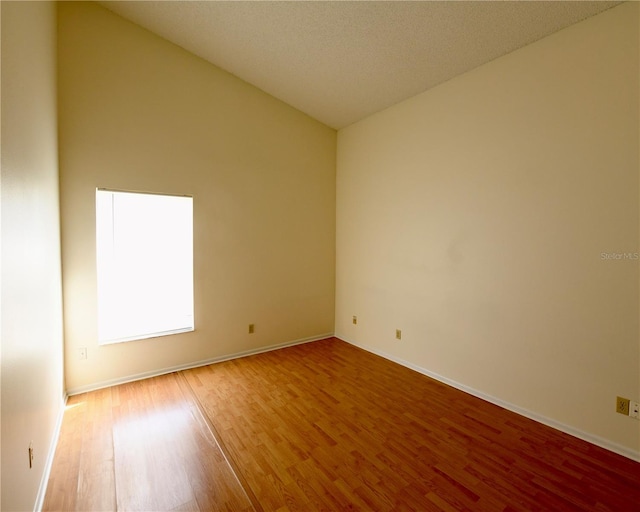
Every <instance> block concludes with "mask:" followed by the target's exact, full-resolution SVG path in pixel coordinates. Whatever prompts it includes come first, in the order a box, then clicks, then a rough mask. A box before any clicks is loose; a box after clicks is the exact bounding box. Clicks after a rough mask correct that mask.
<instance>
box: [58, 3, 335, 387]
mask: <svg viewBox="0 0 640 512" xmlns="http://www.w3.org/2000/svg"><path fill="white" fill-rule="evenodd" d="M58 15H59V46H58V51H59V53H58V58H59V134H60V172H61V218H62V235H63V237H62V247H63V251H62V252H63V283H64V306H65V363H66V385H67V389H68V390H70V391H71V392H73V391H74V390H78V389H81V388H83V387H87V386H94V385H96V384H100V383H104V382H108V381H110V380H113V379H122V378H127V377H129V376H133V375H139V374H144V373H145V372H154V371H157V370H160V369H163V368H169V367H174V366H178V365H183V364H189V363H192V362H194V361H201V360H206V359H210V358H216V357H222V356H225V355H229V354H235V353H238V352H241V351H248V350H256V349H259V348H261V347H266V346H269V345H273V344H277V343H284V342H290V341H294V340H300V339H305V338H309V337H315V336H319V335H324V334H327V333H332V332H333V328H334V311H335V309H334V297H335V292H334V286H335V271H334V267H335V144H336V132H335V131H334V130H332V129H329V128H327V127H325V126H324V125H322V124H320V123H318V122H316V121H314V120H312V119H311V118H309V117H307V116H305V115H303V114H301V113H300V112H298V111H296V110H294V109H293V108H291V107H289V106H287V105H285V104H283V103H281V102H279V101H278V100H276V99H274V98H272V97H271V96H268V95H267V94H265V93H263V92H261V91H259V90H258V89H256V88H254V87H252V86H250V85H248V84H246V83H245V82H242V81H240V80H238V79H237V78H235V77H233V76H231V75H229V74H227V73H225V72H223V71H221V70H220V69H218V68H215V67H214V66H212V65H210V64H208V63H206V62H205V61H203V60H201V59H199V58H197V57H195V56H193V55H191V54H189V53H187V52H185V51H184V50H182V49H180V48H179V47H177V46H175V45H172V44H170V43H168V42H166V41H165V40H163V39H161V38H159V37H157V36H155V35H152V34H151V33H149V32H147V31H145V30H143V29H141V28H140V27H138V26H136V25H134V24H132V23H129V22H127V21H125V20H124V19H122V18H119V17H117V16H115V15H114V14H112V13H110V12H109V11H107V10H105V9H103V8H102V7H99V6H97V5H95V4H85V3H75V2H63V3H60V4H59V11H58ZM96 187H107V188H115V189H124V190H142V191H154V192H161V193H174V194H191V195H193V197H194V234H195V237H194V238H195V242H194V243H195V245H194V250H195V251H194V253H195V254H194V260H195V317H196V330H195V332H193V333H187V334H180V335H175V336H167V337H163V338H156V339H151V340H144V341H136V342H130V343H122V344H115V345H107V346H98V345H97V341H96V339H97V332H96V299H95V297H96V287H95V280H96V276H95V225H94V224H95V210H94V208H95V206H94V201H95V199H94V197H95V188H96ZM249 323H254V324H255V326H256V332H255V334H252V335H249V334H248V333H247V331H248V324H249ZM79 347H87V348H88V359H87V360H86V361H80V360H79V357H78V348H79Z"/></svg>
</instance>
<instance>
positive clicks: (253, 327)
mask: <svg viewBox="0 0 640 512" xmlns="http://www.w3.org/2000/svg"><path fill="white" fill-rule="evenodd" d="M254 332H256V326H255V324H249V334H253V333H254Z"/></svg>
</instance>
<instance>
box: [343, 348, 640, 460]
mask: <svg viewBox="0 0 640 512" xmlns="http://www.w3.org/2000/svg"><path fill="white" fill-rule="evenodd" d="M337 338H338V339H339V340H341V341H344V342H345V343H349V344H351V345H353V346H354V347H358V348H361V349H362V350H366V351H367V352H370V353H372V354H375V355H377V356H380V357H383V358H384V359H387V360H389V361H392V362H394V363H397V364H399V365H401V366H404V367H405V368H409V369H411V370H414V371H416V372H418V373H421V374H422V375H425V376H427V377H430V378H432V379H434V380H437V381H438V382H441V383H443V384H446V385H448V386H451V387H453V388H456V389H459V390H460V391H464V392H465V393H468V394H470V395H472V396H475V397H476V398H480V399H481V400H485V401H487V402H489V403H492V404H494V405H497V406H498V407H502V408H503V409H507V410H508V411H511V412H514V413H516V414H519V415H520V416H524V417H525V418H529V419H530V420H533V421H536V422H538V423H542V424H543V425H546V426H548V427H551V428H553V429H556V430H559V431H560V432H564V433H565V434H568V435H570V436H573V437H577V438H578V439H582V440H583V441H587V442H588V443H591V444H593V445H596V446H599V447H600V448H604V449H605V450H609V451H610V452H613V453H617V454H618V455H622V456H623V457H627V458H628V459H631V460H634V461H636V462H640V451H637V450H633V449H631V448H627V447H626V446H622V445H620V444H618V443H614V442H613V441H609V440H608V439H605V438H603V437H600V436H597V435H595V434H590V433H589V432H585V431H583V430H580V429H577V428H574V427H572V426H570V425H567V424H565V423H561V422H559V421H556V420H553V419H551V418H548V417H546V416H543V415H541V414H537V413H535V412H532V411H530V410H528V409H525V408H523V407H520V406H518V405H515V404H513V403H510V402H507V401H505V400H501V399H500V398H496V397H494V396H492V395H489V394H487V393H485V392H483V391H480V390H478V389H474V388H472V387H469V386H467V385H465V384H461V383H460V382H457V381H455V380H453V379H449V378H447V377H444V376H442V375H439V374H437V373H435V372H432V371H431V370H428V369H426V368H423V367H422V366H418V365H416V364H413V363H410V362H409V361H405V360H404V359H401V358H399V357H395V356H393V355H391V354H388V353H386V352H384V351H382V350H377V349H374V348H372V347H370V346H363V345H359V344H358V343H355V342H353V341H350V340H348V339H347V338H345V337H342V336H337Z"/></svg>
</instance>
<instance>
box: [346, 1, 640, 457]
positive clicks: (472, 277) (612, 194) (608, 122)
mask: <svg viewBox="0 0 640 512" xmlns="http://www.w3.org/2000/svg"><path fill="white" fill-rule="evenodd" d="M638 8H639V6H638V4H636V3H629V4H624V5H622V6H619V7H616V8H614V9H612V10H610V11H607V12H605V13H603V14H601V15H599V16H596V17H594V18H592V19H589V20H586V21H584V22H582V23H580V24H577V25H574V26H572V27H570V28H568V29H566V30H563V31H561V32H559V33H557V34H555V35H553V36H551V37H548V38H546V39H543V40H541V41H539V42H537V43H535V44H532V45H530V46H528V47H525V48H523V49H521V50H519V51H516V52H513V53H512V54H509V55H507V56H505V57H503V58H500V59H498V60H495V61H493V62H491V63H489V64H487V65H485V66H482V67H480V68H478V69H476V70H474V71H472V72H469V73H467V74H465V75H462V76H460V77H458V78H456V79H454V80H451V81H449V82H447V83H445V84H443V85H441V86H439V87H437V88H435V89H432V90H430V91H428V92H426V93H424V94H422V95H419V96H417V97H414V98H412V99H410V100H408V101H406V102H404V103H401V104H399V105H396V106H395V107H392V108H390V109H388V110H386V111H383V112H381V113H378V114H376V115H373V116H371V117H370V118H368V119H366V120H364V121H362V122H359V123H356V124H354V125H352V126H350V127H348V128H346V129H343V130H341V131H340V132H339V133H338V158H337V281H336V335H337V336H339V337H341V338H343V339H346V340H349V341H352V342H354V343H355V344H357V345H360V346H363V347H365V348H368V349H370V350H373V351H377V352H382V353H385V354H387V355H389V356H391V357H393V358H395V359H399V360H403V361H405V362H407V363H409V364H412V365H414V366H417V367H420V368H422V369H424V370H427V371H429V372H433V373H435V374H438V375H440V376H442V377H444V378H446V379H450V380H451V381H454V382H456V383H458V384H460V385H463V386H468V387H469V388H471V389H473V390H475V391H476V392H478V393H479V394H484V395H487V396H490V397H493V398H494V399H497V400H502V401H504V402H506V403H509V404H512V405H513V406H515V407H516V408H521V409H524V410H526V411H529V412H530V413H532V415H537V416H539V417H543V418H547V419H548V420H550V422H551V423H554V422H557V423H559V424H562V425H564V426H565V427H568V429H576V430H577V431H579V432H581V433H586V434H587V435H588V436H596V437H599V438H601V440H602V441H603V442H604V444H607V445H609V446H611V447H613V448H614V449H618V450H619V451H622V452H624V453H628V454H631V455H632V456H633V455H635V456H638V455H640V454H639V453H638V451H639V450H640V422H638V421H635V420H632V419H630V418H628V417H624V416H622V415H620V414H616V413H615V398H616V395H622V396H626V397H628V398H631V399H634V400H640V351H639V336H638V334H639V333H638V310H639V302H638V298H639V297H638V295H639V294H638V261H637V260H635V261H634V260H603V259H601V253H637V252H639V251H640V247H639V244H638V232H639V222H638V218H639V211H638V185H639V183H638V169H639V165H638V149H639V148H638V138H639V131H638V124H639V123H638V121H639V117H638V19H639V17H638ZM352 315H358V324H357V325H356V326H354V325H353V324H352V323H351V317H352ZM396 328H399V329H402V341H396V340H395V339H394V336H395V329H396Z"/></svg>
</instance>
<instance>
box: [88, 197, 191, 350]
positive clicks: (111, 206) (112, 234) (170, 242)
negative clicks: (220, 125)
mask: <svg viewBox="0 0 640 512" xmlns="http://www.w3.org/2000/svg"><path fill="white" fill-rule="evenodd" d="M96 254H97V271H98V272H97V274H98V341H99V343H101V344H106V343H116V342H121V341H131V340H135V339H142V338H150V337H154V336H164V335H167V334H175V333H179V332H186V331H192V330H193V328H194V319H193V198H191V197H185V196H167V195H159V194H141V193H133V192H115V191H111V190H100V189H98V190H97V191H96Z"/></svg>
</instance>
